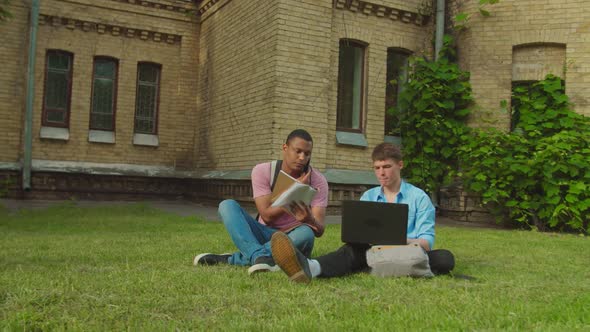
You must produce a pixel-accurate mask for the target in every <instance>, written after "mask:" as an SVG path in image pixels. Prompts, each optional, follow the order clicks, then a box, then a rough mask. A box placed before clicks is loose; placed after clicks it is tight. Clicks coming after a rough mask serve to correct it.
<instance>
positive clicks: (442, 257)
mask: <svg viewBox="0 0 590 332" xmlns="http://www.w3.org/2000/svg"><path fill="white" fill-rule="evenodd" d="M372 159H373V170H374V172H375V176H376V177H377V179H378V180H379V183H380V184H381V185H380V186H379V187H375V188H372V189H369V190H367V191H366V192H365V193H364V194H363V195H362V197H361V201H368V202H377V203H375V204H384V203H389V204H392V203H394V204H393V205H395V206H396V209H398V210H400V211H398V212H396V211H392V212H391V213H392V215H393V216H395V215H397V216H398V219H399V216H400V215H401V216H402V217H401V218H402V219H403V218H405V221H406V224H405V229H406V232H405V241H404V237H403V235H402V240H401V241H402V243H396V242H399V241H400V240H399V239H398V240H396V239H395V235H392V236H391V238H387V237H383V235H386V233H387V232H388V231H391V232H396V231H395V229H393V228H391V227H389V228H388V227H387V225H385V223H384V222H383V218H380V217H383V216H382V214H383V213H389V212H386V211H385V210H383V209H381V208H378V207H377V206H375V207H374V209H373V211H378V212H374V213H373V214H371V213H370V212H366V216H365V217H364V218H363V216H352V219H362V220H364V223H365V229H366V230H365V231H367V233H369V236H371V235H370V234H373V235H372V236H374V238H372V239H371V238H370V237H369V238H363V236H362V235H360V238H358V236H359V234H361V233H362V231H360V230H359V229H358V228H357V229H356V230H353V231H347V227H348V229H350V227H349V225H348V224H346V225H345V224H344V223H345V221H346V219H347V217H350V216H346V215H344V214H346V213H347V211H346V209H345V210H344V211H343V234H342V236H343V241H344V242H345V244H344V245H343V246H342V247H340V249H338V250H336V251H334V252H331V253H329V254H326V255H324V256H320V257H317V258H316V259H308V258H306V257H305V256H304V255H302V254H301V252H299V250H297V248H295V247H294V246H293V243H292V242H291V241H290V240H289V238H288V237H287V236H285V234H283V233H281V232H276V233H275V234H273V236H272V239H271V251H272V255H273V258H274V261H275V262H276V263H277V265H279V266H280V267H281V269H282V270H283V271H284V272H285V273H286V274H287V275H288V276H289V279H290V280H292V281H295V282H305V283H306V282H310V281H311V279H312V278H314V277H338V276H344V275H347V274H350V273H353V272H358V271H362V270H366V269H367V268H368V267H369V266H368V264H367V252H368V250H369V249H371V247H372V246H373V245H378V244H391V245H412V244H414V245H418V246H420V247H421V248H422V249H423V250H424V251H425V252H426V254H427V255H428V261H429V266H430V270H431V271H432V273H434V274H445V273H448V272H450V271H451V270H452V269H453V267H454V264H455V263H454V257H453V255H452V254H451V253H450V252H449V251H447V250H432V248H433V247H434V237H435V234H434V218H435V208H434V206H433V205H432V202H431V200H430V198H429V197H428V195H427V194H426V193H425V192H424V191H423V190H422V189H420V188H417V187H415V186H413V185H411V184H410V183H407V182H405V181H404V180H403V179H402V178H401V170H402V168H403V167H404V163H403V160H402V153H401V150H400V149H399V148H398V147H397V146H395V145H393V144H390V143H381V144H379V145H377V146H376V147H375V149H374V150H373V153H372ZM402 205H405V207H403V208H402V207H401V206H402ZM405 213H407V217H406V215H405ZM349 220H350V218H349ZM351 221H354V220H351ZM390 221H391V223H395V220H390ZM403 222H404V220H402V223H403ZM389 226H392V225H389ZM353 228H354V227H353ZM370 228H375V229H374V230H373V231H372V232H371V231H370ZM347 232H348V233H349V234H348V235H347V234H346V233H347ZM376 234H381V235H376ZM347 236H348V237H347Z"/></svg>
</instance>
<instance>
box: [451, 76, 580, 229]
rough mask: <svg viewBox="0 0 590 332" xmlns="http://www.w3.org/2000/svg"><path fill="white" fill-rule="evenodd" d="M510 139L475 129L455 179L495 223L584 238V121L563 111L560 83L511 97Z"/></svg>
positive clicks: (543, 84) (551, 80)
mask: <svg viewBox="0 0 590 332" xmlns="http://www.w3.org/2000/svg"><path fill="white" fill-rule="evenodd" d="M513 100H514V101H515V102H514V104H515V106H514V107H513V110H512V111H513V112H515V113H517V114H518V115H519V121H518V122H517V123H516V124H515V129H514V131H513V132H510V133H504V132H500V131H497V130H477V131H474V132H473V135H472V138H471V139H470V140H469V141H467V142H466V143H467V144H465V145H464V146H463V147H462V148H461V149H460V154H461V158H460V160H461V163H460V166H461V169H462V174H461V175H462V176H461V178H462V180H463V184H464V185H465V187H466V188H467V189H468V190H469V191H472V192H474V193H477V194H480V195H481V197H482V201H483V203H484V204H486V205H487V206H488V207H489V208H490V211H492V212H493V213H494V214H495V215H496V216H497V217H498V219H499V220H503V221H515V222H518V223H521V224H524V225H527V226H529V227H533V228H537V229H539V230H577V231H582V232H588V231H589V230H590V229H589V225H588V222H589V220H590V144H589V141H588V137H590V118H588V117H585V116H583V115H580V114H577V113H575V112H573V111H572V110H571V109H570V104H569V101H568V97H567V95H566V94H565V87H564V82H563V80H562V79H561V78H559V77H556V76H553V75H548V76H547V77H546V78H545V79H544V80H542V81H539V82H537V83H535V84H533V85H532V88H531V89H530V90H528V89H525V88H516V89H515V90H514V91H513Z"/></svg>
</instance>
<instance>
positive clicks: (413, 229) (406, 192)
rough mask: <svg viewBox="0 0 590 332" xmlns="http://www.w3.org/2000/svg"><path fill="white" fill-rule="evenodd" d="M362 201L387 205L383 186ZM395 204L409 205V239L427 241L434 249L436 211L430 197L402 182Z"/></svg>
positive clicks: (371, 190)
mask: <svg viewBox="0 0 590 332" xmlns="http://www.w3.org/2000/svg"><path fill="white" fill-rule="evenodd" d="M361 201H371V202H383V203H387V200H386V199H385V194H384V193H383V187H381V186H379V187H375V188H372V189H369V190H367V191H365V193H364V194H363V195H362V196H361ZM395 203H401V204H408V235H407V237H408V238H409V239H425V240H426V241H428V243H429V244H430V249H433V248H434V216H435V209H434V205H432V201H431V200H430V197H428V195H426V193H425V192H424V191H423V190H422V189H420V188H418V187H416V186H413V185H411V184H409V183H407V182H405V181H403V180H402V183H401V186H400V191H399V193H398V194H397V197H396V201H395Z"/></svg>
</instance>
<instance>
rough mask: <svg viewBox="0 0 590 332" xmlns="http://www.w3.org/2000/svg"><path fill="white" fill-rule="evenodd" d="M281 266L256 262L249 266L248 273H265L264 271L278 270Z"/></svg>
mask: <svg viewBox="0 0 590 332" xmlns="http://www.w3.org/2000/svg"><path fill="white" fill-rule="evenodd" d="M280 269H281V268H280V267H279V266H278V265H272V266H271V265H268V264H255V265H252V266H250V268H248V275H253V274H257V273H261V272H262V273H264V272H276V271H279V270H280Z"/></svg>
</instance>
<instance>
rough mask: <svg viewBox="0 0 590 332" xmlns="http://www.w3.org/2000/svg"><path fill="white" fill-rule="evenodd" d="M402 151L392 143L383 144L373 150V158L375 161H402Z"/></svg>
mask: <svg viewBox="0 0 590 332" xmlns="http://www.w3.org/2000/svg"><path fill="white" fill-rule="evenodd" d="M403 157H404V156H403V154H402V150H401V149H400V148H399V146H397V145H395V144H391V143H381V144H379V145H377V146H376V147H375V148H374V149H373V154H372V155H371V158H373V161H378V160H387V159H393V160H395V161H402V159H403Z"/></svg>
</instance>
